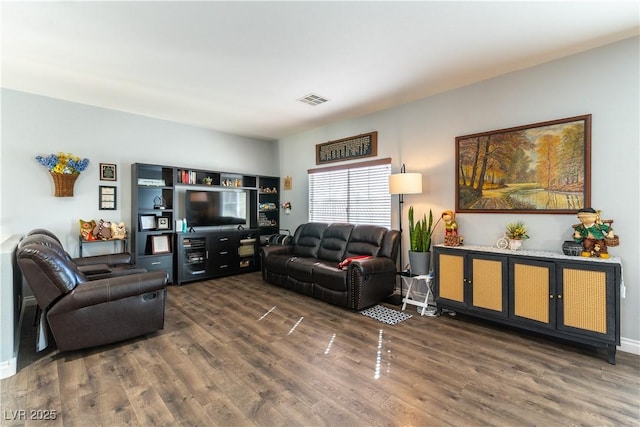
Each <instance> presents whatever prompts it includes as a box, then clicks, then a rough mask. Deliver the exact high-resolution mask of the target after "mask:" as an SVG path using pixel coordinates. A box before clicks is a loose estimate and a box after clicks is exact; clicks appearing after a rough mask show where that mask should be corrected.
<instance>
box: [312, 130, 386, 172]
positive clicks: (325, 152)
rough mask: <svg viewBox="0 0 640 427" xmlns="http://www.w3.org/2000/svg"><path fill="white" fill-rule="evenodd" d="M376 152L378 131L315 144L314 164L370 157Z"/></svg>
mask: <svg viewBox="0 0 640 427" xmlns="http://www.w3.org/2000/svg"><path fill="white" fill-rule="evenodd" d="M377 154H378V132H377V131H376V132H371V133H363V134H361V135H357V136H351V137H349V138H343V139H339V140H337V141H329V142H325V143H323V144H316V165H322V164H325V163H332V162H341V161H344V160H351V159H359V158H362V157H372V156H376V155H377Z"/></svg>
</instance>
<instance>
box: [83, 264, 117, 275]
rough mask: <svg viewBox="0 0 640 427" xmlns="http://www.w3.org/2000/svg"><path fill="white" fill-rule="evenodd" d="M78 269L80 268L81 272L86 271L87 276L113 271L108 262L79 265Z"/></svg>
mask: <svg viewBox="0 0 640 427" xmlns="http://www.w3.org/2000/svg"><path fill="white" fill-rule="evenodd" d="M78 270H80V272H81V273H84V274H86V275H87V276H90V275H92V274H100V273H110V272H111V269H110V268H109V266H108V265H107V264H85V265H78Z"/></svg>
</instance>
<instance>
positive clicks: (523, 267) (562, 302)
mask: <svg viewBox="0 0 640 427" xmlns="http://www.w3.org/2000/svg"><path fill="white" fill-rule="evenodd" d="M433 254H434V272H435V281H434V294H435V299H436V303H437V305H438V312H439V313H442V312H443V311H451V312H460V313H464V314H466V315H471V316H475V317H478V318H483V319H486V320H490V321H494V322H499V323H503V324H507V325H510V326H513V327H517V328H521V329H526V330H528V331H533V332H535V333H541V334H546V335H550V336H553V337H557V338H561V339H566V340H570V341H574V342H579V343H583V344H588V345H592V346H596V347H603V348H605V349H606V352H607V360H608V361H609V363H611V364H615V355H616V345H619V344H620V291H619V289H620V281H621V264H620V259H619V258H609V259H600V258H583V257H572V256H565V255H563V254H561V253H553V252H537V251H535V252H534V251H510V250H505V249H498V248H492V247H483V246H470V247H469V246H458V247H449V246H442V245H437V246H435V247H434V250H433Z"/></svg>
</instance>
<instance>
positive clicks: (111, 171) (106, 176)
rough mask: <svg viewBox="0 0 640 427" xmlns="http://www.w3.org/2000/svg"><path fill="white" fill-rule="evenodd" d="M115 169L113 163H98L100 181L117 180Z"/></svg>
mask: <svg viewBox="0 0 640 427" xmlns="http://www.w3.org/2000/svg"><path fill="white" fill-rule="evenodd" d="M116 170H117V168H116V165H114V164H113V163H100V181H117V180H118V176H117V174H116Z"/></svg>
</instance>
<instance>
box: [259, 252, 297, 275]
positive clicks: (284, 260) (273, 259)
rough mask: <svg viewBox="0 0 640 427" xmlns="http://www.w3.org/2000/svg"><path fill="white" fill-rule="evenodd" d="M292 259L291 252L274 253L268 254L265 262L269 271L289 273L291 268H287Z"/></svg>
mask: <svg viewBox="0 0 640 427" xmlns="http://www.w3.org/2000/svg"><path fill="white" fill-rule="evenodd" d="M290 259H291V255H289V254H283V255H281V254H274V255H270V256H268V257H267V258H266V259H264V261H263V262H264V263H265V264H266V267H267V269H268V270H269V271H271V272H272V273H277V274H285V275H286V274H288V273H289V270H287V265H288V264H289V260H290Z"/></svg>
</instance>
